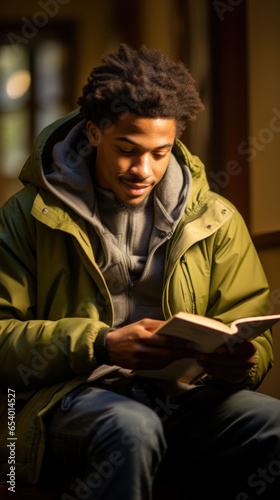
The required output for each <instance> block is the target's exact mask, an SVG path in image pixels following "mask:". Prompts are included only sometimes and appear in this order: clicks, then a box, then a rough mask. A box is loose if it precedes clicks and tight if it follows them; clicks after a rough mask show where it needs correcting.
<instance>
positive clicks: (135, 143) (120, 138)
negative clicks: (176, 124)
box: [115, 137, 173, 149]
mask: <svg viewBox="0 0 280 500" xmlns="http://www.w3.org/2000/svg"><path fill="white" fill-rule="evenodd" d="M115 141H121V142H128V143H129V144H132V145H133V146H138V147H141V144H138V143H137V142H134V141H132V140H131V139H128V137H115ZM172 147H173V143H169V142H168V143H167V144H164V145H163V146H157V147H156V148H155V149H164V148H172Z"/></svg>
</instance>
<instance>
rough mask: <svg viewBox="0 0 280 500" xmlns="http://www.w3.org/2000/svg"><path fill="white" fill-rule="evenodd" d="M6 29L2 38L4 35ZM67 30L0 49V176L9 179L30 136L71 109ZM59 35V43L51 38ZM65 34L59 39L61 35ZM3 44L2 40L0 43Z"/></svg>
mask: <svg viewBox="0 0 280 500" xmlns="http://www.w3.org/2000/svg"><path fill="white" fill-rule="evenodd" d="M10 31H11V29H10V27H7V33H8V32H10ZM71 31H72V34H73V30H71V28H70V29H69V27H68V28H67V29H66V27H65V26H64V30H63V29H61V27H60V28H59V29H57V28H56V29H55V30H51V29H48V31H45V32H42V33H40V34H38V35H37V36H36V37H34V39H33V40H32V41H31V40H30V41H28V43H26V44H21V45H19V44H18V45H12V44H8V40H7V44H3V43H2V44H1V45H0V175H1V176H3V177H10V178H15V177H17V176H18V174H19V172H20V170H21V168H22V165H23V163H24V161H25V160H26V158H27V157H28V155H29V152H30V147H31V145H32V143H33V142H34V139H35V137H36V135H38V133H39V132H40V131H41V130H42V129H43V128H44V127H45V126H47V125H48V124H49V123H51V122H52V121H54V120H56V119H57V118H60V117H61V116H63V115H65V114H66V113H68V112H69V111H70V110H71V106H72V99H71V97H72V94H71V88H72V85H71V84H72V82H73V77H72V75H71V71H72V69H71V68H73V67H74V65H73V59H72V60H71V64H70V54H71V57H73V36H71V37H70V38H69V34H71ZM57 33H59V38H58V37H57ZM63 33H65V36H63ZM2 41H3V38H2Z"/></svg>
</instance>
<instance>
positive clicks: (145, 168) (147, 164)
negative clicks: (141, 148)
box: [130, 154, 153, 179]
mask: <svg viewBox="0 0 280 500" xmlns="http://www.w3.org/2000/svg"><path fill="white" fill-rule="evenodd" d="M130 173H131V174H133V175H137V176H138V177H141V178H142V179H147V178H148V177H151V175H152V174H153V171H152V166H151V158H150V156H149V155H148V154H145V155H139V156H138V157H137V158H135V159H134V162H133V165H132V166H131V168H130Z"/></svg>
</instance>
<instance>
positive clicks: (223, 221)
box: [0, 45, 280, 500]
mask: <svg viewBox="0 0 280 500" xmlns="http://www.w3.org/2000/svg"><path fill="white" fill-rule="evenodd" d="M79 104H80V106H81V109H80V110H78V111H75V112H73V113H72V114H70V115H69V116H67V117H66V118H64V119H62V120H59V121H57V122H56V123H54V124H52V125H50V126H49V127H48V128H47V129H45V130H44V131H43V132H42V134H41V135H40V136H39V138H38V140H37V143H36V145H35V148H34V151H33V152H32V154H31V156H30V158H29V159H28V161H27V162H26V164H25V166H24V167H23V170H22V172H21V175H20V179H21V180H22V182H23V183H24V185H25V187H24V189H23V190H22V191H21V192H20V193H18V194H16V195H15V196H14V197H13V198H12V199H11V200H10V201H9V202H8V203H6V205H5V206H4V207H3V208H2V211H1V219H0V228H1V246H0V254H1V255H0V318H1V330H0V332H1V337H0V339H1V344H0V345H1V349H0V371H1V381H2V382H1V386H2V394H1V400H2V403H1V404H2V406H1V411H2V414H1V471H2V477H3V478H4V479H6V478H7V473H8V472H9V465H8V459H7V454H8V452H7V434H6V433H7V418H8V416H7V394H6V391H7V388H8V389H9V390H10V391H11V390H12V391H15V394H16V398H17V399H16V424H15V429H16V437H17V441H16V475H17V478H18V480H25V481H28V482H31V483H36V482H37V481H38V480H39V478H40V475H43V474H44V471H45V469H48V470H49V467H50V464H53V465H54V471H53V474H54V473H55V471H56V472H57V473H58V477H59V479H60V480H61V481H62V482H68V484H69V482H70V483H71V488H72V493H71V495H70V494H66V493H65V495H64V496H63V498H64V499H65V500H66V499H67V498H90V499H106V500H110V499H111V498H112V499H116V498H122V500H125V499H127V500H136V499H138V500H140V499H141V500H143V499H151V498H152V496H151V495H152V488H153V482H154V478H156V481H160V480H161V478H162V477H164V476H166V474H168V481H169V482H171V483H172V490H173V491H174V498H176V499H179V498H182V499H186V498H192V494H193V493H192V492H193V490H194V488H195V489H196V490H195V491H196V498H197V495H199V494H203V493H202V491H203V489H202V488H201V487H202V484H201V483H203V486H206V489H207V491H208V494H209V496H210V495H211V494H213V495H215V497H216V498H217V497H219V495H220V496H221V498H226V499H230V498H234V499H238V500H241V499H242V500H243V499H244V500H245V499H249V498H255V497H256V498H265V499H267V498H276V494H277V491H278V492H279V474H276V473H274V472H275V470H276V469H275V467H276V465H277V463H278V462H279V459H280V428H279V414H280V403H279V401H277V400H275V399H272V398H269V397H267V396H264V395H261V394H258V393H255V392H254V391H253V390H251V389H254V388H256V387H258V385H259V384H260V383H261V381H262V379H263V377H264V376H265V374H266V372H267V371H268V369H269V368H270V366H271V364H272V346H271V334H270V332H265V333H264V334H263V335H260V336H259V337H258V338H257V339H256V340H255V341H254V342H245V343H244V344H237V345H236V346H235V348H234V350H233V352H231V351H229V349H228V348H227V347H226V346H225V347H224V348H220V349H219V350H218V351H217V352H215V353H213V354H210V355H206V354H204V355H203V354H199V353H198V352H196V351H195V350H194V349H193V346H192V345H191V344H190V343H189V342H187V341H184V340H182V339H176V338H172V337H170V338H168V337H163V336H160V335H158V334H156V333H154V332H155V330H156V329H157V328H158V327H159V326H160V325H162V324H163V322H164V321H165V320H166V319H168V318H169V317H170V316H172V315H173V314H174V313H176V312H179V311H188V312H192V313H195V314H200V315H205V316H209V317H213V318H216V319H219V320H221V321H223V322H224V323H231V322H232V321H233V320H235V319H236V318H239V317H244V316H254V315H259V314H266V313H268V312H269V311H268V307H269V306H268V302H269V290H268V285H267V282H266V279H265V276H264V273H263V271H262V268H261V266H260V263H259V260H258V257H257V254H256V251H255V249H254V247H253V245H252V242H251V240H250V237H249V235H248V231H247V229H246V227H245V224H244V222H243V220H242V218H241V216H240V214H239V213H238V212H237V210H236V209H235V208H234V207H233V206H232V205H231V204H230V203H229V202H228V201H226V200H224V199H223V198H221V197H220V196H218V195H217V194H215V193H213V192H211V191H210V189H209V186H208V183H207V179H206V175H205V170H204V167H203V165H202V164H201V162H200V161H199V159H198V158H197V157H193V156H192V155H191V154H190V153H189V151H188V150H187V149H186V147H185V146H184V145H183V144H182V143H181V142H180V141H179V139H178V136H180V133H181V132H182V130H183V129H184V127H185V125H186V122H187V120H189V119H193V118H194V117H195V116H196V114H197V113H198V112H199V111H200V110H201V109H202V104H201V102H200V99H199V96H198V94H197V92H196V90H195V87H194V82H193V79H192V78H191V76H190V74H189V73H188V71H187V69H186V68H185V67H184V65H183V64H182V63H174V62H172V61H170V60H169V59H168V58H167V57H165V56H164V55H163V54H162V52H161V51H159V50H148V49H147V48H145V47H143V48H142V49H140V50H139V51H136V50H133V49H131V48H129V47H127V46H125V45H121V47H120V48H119V50H118V52H116V53H112V54H108V55H107V56H106V57H105V58H104V60H103V65H102V66H100V67H97V68H95V69H94V70H93V71H92V73H91V75H90V78H89V80H88V83H87V85H86V86H85V88H84V91H83V96H82V97H81V98H80V99H79ZM184 357H195V358H196V359H197V360H198V362H199V363H200V364H201V366H202V367H203V368H204V370H205V372H206V373H207V374H208V377H207V379H204V380H203V383H199V384H197V385H186V384H180V383H175V382H165V381H159V380H152V379H148V378H139V377H137V376H136V375H135V374H134V373H133V370H135V369H143V368H145V369H147V368H152V369H157V368H162V367H164V366H166V365H168V364H169V363H170V362H172V361H173V360H176V359H180V358H184ZM275 464H276V465H275ZM278 470H279V467H278ZM197 471H198V472H199V474H198V476H196V474H195V473H196V472H197ZM201 471H203V478H204V480H203V481H201V479H198V480H197V479H196V478H197V477H198V478H200V477H201ZM264 471H265V472H264ZM165 479H166V477H165Z"/></svg>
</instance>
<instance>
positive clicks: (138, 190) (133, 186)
mask: <svg viewBox="0 0 280 500" xmlns="http://www.w3.org/2000/svg"><path fill="white" fill-rule="evenodd" d="M120 181H121V182H122V183H123V184H124V185H125V187H126V188H128V189H129V191H130V192H131V193H134V194H142V193H145V191H146V190H147V189H149V188H150V187H151V185H152V184H151V183H150V184H141V183H137V182H130V181H127V180H125V179H120Z"/></svg>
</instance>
